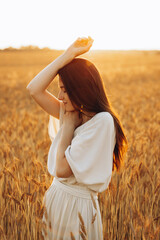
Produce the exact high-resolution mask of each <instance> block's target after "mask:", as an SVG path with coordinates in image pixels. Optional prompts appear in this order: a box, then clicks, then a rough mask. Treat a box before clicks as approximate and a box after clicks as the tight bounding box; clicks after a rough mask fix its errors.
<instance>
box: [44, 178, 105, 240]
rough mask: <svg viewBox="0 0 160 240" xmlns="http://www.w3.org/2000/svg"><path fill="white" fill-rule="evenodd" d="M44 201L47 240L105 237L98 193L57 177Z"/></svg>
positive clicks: (98, 238)
mask: <svg viewBox="0 0 160 240" xmlns="http://www.w3.org/2000/svg"><path fill="white" fill-rule="evenodd" d="M91 194H92V196H93V198H92V197H91ZM43 204H44V206H45V207H46V211H45V212H44V214H43V218H42V221H43V222H44V225H45V228H42V235H43V237H44V239H45V240H62V239H63V240H71V239H75V240H81V239H87V240H93V239H94V240H103V227H102V220H101V212H100V208H99V202H98V193H96V192H94V191H91V190H89V189H88V188H87V187H85V186H84V187H83V186H78V185H70V184H66V183H65V184H64V183H62V182H60V181H58V179H56V178H54V179H53V182H52V184H51V186H50V187H49V188H48V190H47V191H46V192H45V195H44V198H43ZM73 236H74V237H73Z"/></svg>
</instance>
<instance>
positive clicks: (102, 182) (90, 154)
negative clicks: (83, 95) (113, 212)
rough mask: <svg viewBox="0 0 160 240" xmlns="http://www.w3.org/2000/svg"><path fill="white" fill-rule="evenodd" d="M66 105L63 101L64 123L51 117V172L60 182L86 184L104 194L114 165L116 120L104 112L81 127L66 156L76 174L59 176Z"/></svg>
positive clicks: (75, 134) (49, 157)
mask: <svg viewBox="0 0 160 240" xmlns="http://www.w3.org/2000/svg"><path fill="white" fill-rule="evenodd" d="M63 114H64V104H63V102H62V101H60V120H59V119H57V118H54V117H53V116H51V115H49V124H48V133H49V136H50V139H51V141H52V144H51V146H50V149H49V153H48V162H47V166H48V171H49V173H50V174H51V175H52V176H54V177H56V178H57V179H58V180H59V181H61V182H64V183H66V184H67V183H68V184H76V185H81V186H82V185H83V186H84V185H85V186H87V188H89V189H91V190H93V191H96V192H103V191H105V190H106V189H107V187H108V185H109V183H110V180H111V176H112V166H113V151H114V147H115V144H116V131H115V126H114V120H113V117H112V115H111V114H110V113H109V112H100V113H97V114H96V115H94V116H93V117H92V118H91V119H90V120H88V121H87V122H85V123H84V124H82V125H81V126H79V127H77V128H76V129H75V131H74V135H73V139H72V141H71V144H70V145H69V146H68V147H67V149H66V150H65V157H66V159H67V161H68V164H69V165H70V167H71V169H72V172H73V174H72V175H71V176H70V177H68V178H58V177H57V176H56V171H55V169H56V168H55V167H56V166H55V164H56V154H57V148H58V143H59V138H60V135H61V130H62V124H63Z"/></svg>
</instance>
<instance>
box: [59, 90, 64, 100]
mask: <svg viewBox="0 0 160 240" xmlns="http://www.w3.org/2000/svg"><path fill="white" fill-rule="evenodd" d="M58 99H59V100H63V99H64V96H63V91H59V93H58Z"/></svg>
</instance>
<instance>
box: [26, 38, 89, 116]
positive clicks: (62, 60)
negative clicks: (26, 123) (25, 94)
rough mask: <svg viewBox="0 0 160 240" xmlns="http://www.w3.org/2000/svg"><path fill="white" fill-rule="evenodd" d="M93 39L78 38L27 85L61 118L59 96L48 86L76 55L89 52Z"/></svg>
mask: <svg viewBox="0 0 160 240" xmlns="http://www.w3.org/2000/svg"><path fill="white" fill-rule="evenodd" d="M92 43H93V40H92V39H91V38H90V37H89V38H88V39H87V38H82V39H81V38H78V39H77V40H76V41H74V42H73V44H72V45H71V46H70V47H69V48H68V49H67V50H66V51H65V52H64V53H63V54H62V55H60V56H59V57H58V58H56V59H55V60H54V61H53V62H51V63H50V64H49V65H47V67H45V68H44V69H43V70H42V71H41V72H39V73H38V74H37V75H36V76H35V77H34V78H33V79H32V80H31V82H30V83H29V84H28V85H27V87H26V88H27V89H28V90H29V93H30V95H31V96H32V97H33V98H34V100H35V101H36V102H37V103H38V104H39V105H40V106H41V107H42V108H43V109H44V110H45V111H46V112H47V113H48V114H49V115H52V116H53V117H55V118H58V119H59V110H60V102H59V100H58V98H56V97H55V96H54V95H52V94H51V93H50V92H49V91H47V87H48V86H49V84H50V83H51V82H52V81H53V79H54V78H55V76H56V75H57V73H58V70H59V69H61V68H62V67H64V66H65V65H66V64H68V63H69V62H71V61H72V60H73V59H74V58H75V57H76V56H78V55H81V54H83V53H85V52H87V51H88V50H89V49H90V47H91V46H92Z"/></svg>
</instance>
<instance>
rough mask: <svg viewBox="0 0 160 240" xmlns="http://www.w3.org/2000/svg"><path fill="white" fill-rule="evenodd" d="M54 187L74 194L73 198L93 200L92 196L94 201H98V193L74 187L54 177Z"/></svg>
mask: <svg viewBox="0 0 160 240" xmlns="http://www.w3.org/2000/svg"><path fill="white" fill-rule="evenodd" d="M52 185H55V186H58V187H60V188H61V189H63V190H64V191H65V192H68V193H70V194H72V195H73V196H77V197H81V198H87V199H91V194H92V196H93V198H94V199H98V193H97V192H94V191H92V190H90V189H87V187H85V186H84V187H83V186H78V185H73V184H68V183H67V184H65V183H62V182H60V181H59V180H58V179H57V178H55V177H54V179H53V182H52Z"/></svg>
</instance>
